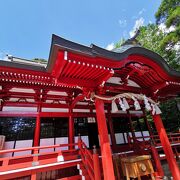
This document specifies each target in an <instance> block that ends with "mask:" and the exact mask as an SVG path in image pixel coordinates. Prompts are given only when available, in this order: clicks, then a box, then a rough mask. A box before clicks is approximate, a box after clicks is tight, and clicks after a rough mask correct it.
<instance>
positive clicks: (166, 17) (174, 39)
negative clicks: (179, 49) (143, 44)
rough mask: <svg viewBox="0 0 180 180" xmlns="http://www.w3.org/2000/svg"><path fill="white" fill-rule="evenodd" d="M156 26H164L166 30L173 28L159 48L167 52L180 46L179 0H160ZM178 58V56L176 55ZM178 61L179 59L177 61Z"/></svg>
mask: <svg viewBox="0 0 180 180" xmlns="http://www.w3.org/2000/svg"><path fill="white" fill-rule="evenodd" d="M155 17H156V22H157V24H161V23H163V24H165V25H166V27H167V28H170V27H172V26H173V27H174V30H173V31H169V32H167V33H166V35H165V36H164V37H163V39H162V40H161V43H160V44H161V47H162V48H163V49H168V50H169V51H170V50H171V49H173V48H174V46H175V45H177V44H180V2H179V0H162V2H161V5H160V7H159V8H158V11H157V12H156V14H155ZM178 56H179V54H178ZM179 61H180V59H179Z"/></svg>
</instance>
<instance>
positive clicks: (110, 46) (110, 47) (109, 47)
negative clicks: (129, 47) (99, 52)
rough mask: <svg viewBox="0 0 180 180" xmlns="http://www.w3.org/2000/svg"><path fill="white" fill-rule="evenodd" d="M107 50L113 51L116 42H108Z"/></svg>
mask: <svg viewBox="0 0 180 180" xmlns="http://www.w3.org/2000/svg"><path fill="white" fill-rule="evenodd" d="M106 49H107V50H109V51H111V50H112V49H114V43H111V44H108V45H107V47H106Z"/></svg>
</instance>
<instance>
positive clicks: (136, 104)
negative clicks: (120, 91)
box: [132, 96, 141, 110]
mask: <svg viewBox="0 0 180 180" xmlns="http://www.w3.org/2000/svg"><path fill="white" fill-rule="evenodd" d="M132 99H133V100H134V107H135V110H140V109H141V106H140V104H139V102H138V100H137V99H136V98H135V97H134V96H132Z"/></svg>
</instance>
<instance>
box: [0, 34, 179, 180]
mask: <svg viewBox="0 0 180 180" xmlns="http://www.w3.org/2000/svg"><path fill="white" fill-rule="evenodd" d="M0 86H1V89H0V102H1V103H0V110H1V111H0V117H8V116H13V117H14V116H19V115H20V116H24V117H25V116H26V117H30V116H31V117H36V128H35V136H34V146H35V147H36V146H39V137H40V121H41V120H40V118H41V117H69V137H68V143H69V144H70V145H69V150H73V149H74V145H73V144H74V143H75V142H74V120H73V118H74V117H97V124H98V132H99V138H100V147H101V155H102V167H103V174H104V179H108V180H110V179H111V180H113V179H115V176H114V168H113V161H112V153H111V147H110V142H109V138H108V131H107V124H106V113H107V112H108V123H109V125H110V132H111V140H112V144H113V145H114V146H115V144H116V142H115V141H116V140H115V138H114V133H113V126H112V120H111V115H112V116H113V113H112V112H111V110H110V104H111V103H112V102H111V101H108V100H107V101H103V100H102V99H98V98H97V97H95V96H93V95H94V94H96V95H98V96H102V97H110V96H116V95H118V94H121V93H127V92H130V93H135V94H144V95H145V96H147V97H150V98H151V99H152V100H153V101H154V102H157V101H161V100H164V99H168V98H172V97H174V96H177V94H178V93H180V73H179V72H176V71H174V70H172V69H170V68H169V66H168V65H167V64H166V62H165V61H164V60H163V59H162V57H160V56H159V55H158V54H156V53H154V52H152V51H149V50H147V49H145V48H143V47H140V46H139V45H133V44H125V45H124V46H122V48H120V49H117V50H116V52H113V51H107V50H105V49H102V48H100V47H97V46H95V45H91V46H90V47H86V46H83V45H80V44H77V43H74V42H71V41H68V40H65V39H63V38H61V37H58V36H56V35H53V37H52V44H51V49H50V55H49V60H48V65H47V67H44V66H35V65H27V64H23V63H22V64H21V63H18V62H13V61H12V62H5V61H0ZM51 91H55V92H62V93H60V94H57V93H56V94H52V93H50V92H51ZM80 102H81V103H80ZM83 103H84V104H83ZM116 103H117V102H116ZM118 103H119V102H118ZM128 103H129V104H130V105H131V104H133V102H132V101H128ZM140 103H141V102H140ZM8 107H17V108H18V107H27V108H35V111H33V112H32V111H31V110H27V111H24V112H18V111H10V110H5V109H6V108H8ZM47 108H57V109H59V110H60V109H61V112H46V111H45V109H47ZM80 109H84V110H85V111H84V112H80V111H79V110H80ZM75 110H76V112H75ZM131 110H134V108H131V109H130V111H131ZM128 112H129V111H128ZM135 115H137V116H141V114H138V113H136V112H135ZM114 116H118V114H116V113H114ZM152 117H153V119H154V123H155V126H156V129H157V131H158V134H159V137H160V141H161V144H162V147H163V150H164V152H165V154H166V159H167V161H168V164H169V167H170V170H171V172H172V176H173V178H174V179H175V180H178V179H180V173H179V168H178V165H177V163H176V160H175V159H174V155H173V151H172V148H171V145H170V143H169V139H168V137H167V135H166V131H165V129H164V126H163V124H162V120H161V117H160V115H159V114H153V115H152ZM95 159H96V161H97V158H95ZM96 168H97V167H96ZM96 168H95V169H96ZM97 174H98V173H97ZM97 174H96V175H97ZM98 177H99V175H97V178H95V179H98Z"/></svg>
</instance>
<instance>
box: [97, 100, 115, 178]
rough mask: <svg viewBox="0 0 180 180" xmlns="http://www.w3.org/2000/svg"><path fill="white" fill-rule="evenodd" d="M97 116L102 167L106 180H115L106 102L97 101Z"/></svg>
mask: <svg viewBox="0 0 180 180" xmlns="http://www.w3.org/2000/svg"><path fill="white" fill-rule="evenodd" d="M95 106H96V116H97V124H98V131H99V138H100V146H101V155H102V165H103V172H104V179H105V180H115V176H114V168H113V162H112V154H111V148H110V143H109V137H108V130H107V124H106V117H105V112H104V102H103V101H102V100H100V99H96V101H95Z"/></svg>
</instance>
